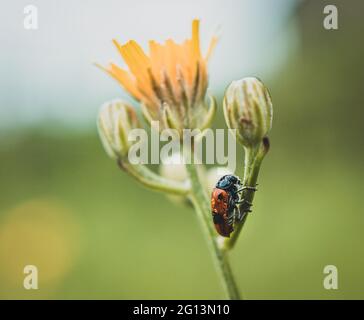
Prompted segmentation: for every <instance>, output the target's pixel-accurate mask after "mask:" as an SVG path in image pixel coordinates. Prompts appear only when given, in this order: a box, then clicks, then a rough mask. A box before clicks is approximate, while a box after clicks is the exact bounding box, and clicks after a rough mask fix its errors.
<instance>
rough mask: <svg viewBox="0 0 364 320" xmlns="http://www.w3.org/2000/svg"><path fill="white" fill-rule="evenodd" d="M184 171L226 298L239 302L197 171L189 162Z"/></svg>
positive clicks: (232, 277)
mask: <svg viewBox="0 0 364 320" xmlns="http://www.w3.org/2000/svg"><path fill="white" fill-rule="evenodd" d="M186 169H187V172H188V174H189V177H190V181H191V194H190V198H191V201H192V203H193V205H194V207H195V209H196V212H197V217H198V220H199V222H200V225H201V228H202V230H203V232H204V235H205V238H206V240H207V244H208V248H209V250H210V253H211V255H212V258H213V261H214V264H215V268H216V270H217V272H218V275H219V278H220V279H221V282H222V285H223V287H224V290H225V292H226V296H227V298H228V299H230V300H240V299H241V297H240V294H239V290H238V288H237V285H236V282H235V279H234V276H233V273H232V270H231V267H230V263H229V260H228V256H227V252H226V251H225V250H222V249H221V248H220V246H219V245H218V242H217V237H216V231H215V230H214V227H213V225H212V219H211V215H210V201H209V198H208V197H207V194H206V192H205V188H204V186H203V185H202V184H201V181H200V179H199V176H198V171H197V169H196V166H195V165H194V164H193V161H191V164H190V163H186Z"/></svg>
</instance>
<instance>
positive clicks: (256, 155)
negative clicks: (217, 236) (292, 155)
mask: <svg viewBox="0 0 364 320" xmlns="http://www.w3.org/2000/svg"><path fill="white" fill-rule="evenodd" d="M268 150H269V140H268V138H264V140H263V142H262V143H261V144H260V145H259V146H258V147H257V148H255V149H250V148H245V163H244V178H243V185H244V186H250V187H255V186H256V184H257V181H258V175H259V170H260V167H261V164H262V161H263V159H264V157H265V155H266V154H267V152H268ZM254 195H255V191H253V190H250V189H246V190H244V191H243V193H242V198H243V199H244V200H246V201H247V202H243V203H242V204H241V205H240V206H239V211H240V214H241V215H242V216H243V220H242V221H241V222H240V223H237V224H235V226H234V229H235V230H234V232H233V233H232V234H231V236H230V238H226V239H224V242H223V243H222V246H221V247H222V248H223V249H224V250H230V249H232V248H233V247H234V246H235V244H236V241H237V240H238V238H239V235H240V232H241V230H242V229H243V227H244V225H245V222H246V219H247V217H248V214H249V212H250V211H249V210H250V205H249V203H253V200H254Z"/></svg>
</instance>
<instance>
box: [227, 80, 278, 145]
mask: <svg viewBox="0 0 364 320" xmlns="http://www.w3.org/2000/svg"><path fill="white" fill-rule="evenodd" d="M224 115H225V120H226V123H227V125H228V127H229V128H230V129H236V136H237V139H238V140H239V142H240V143H241V144H243V145H244V146H245V147H248V148H251V147H254V146H257V145H258V144H260V143H261V142H262V140H263V138H264V137H265V136H266V135H267V133H268V132H269V130H270V129H271V127H272V118H273V105H272V100H271V97H270V95H269V92H268V89H267V88H266V87H265V86H264V84H263V83H262V82H261V81H260V80H259V79H257V78H244V79H241V80H237V81H233V82H232V83H231V84H230V85H229V86H228V88H227V89H226V92H225V97H224Z"/></svg>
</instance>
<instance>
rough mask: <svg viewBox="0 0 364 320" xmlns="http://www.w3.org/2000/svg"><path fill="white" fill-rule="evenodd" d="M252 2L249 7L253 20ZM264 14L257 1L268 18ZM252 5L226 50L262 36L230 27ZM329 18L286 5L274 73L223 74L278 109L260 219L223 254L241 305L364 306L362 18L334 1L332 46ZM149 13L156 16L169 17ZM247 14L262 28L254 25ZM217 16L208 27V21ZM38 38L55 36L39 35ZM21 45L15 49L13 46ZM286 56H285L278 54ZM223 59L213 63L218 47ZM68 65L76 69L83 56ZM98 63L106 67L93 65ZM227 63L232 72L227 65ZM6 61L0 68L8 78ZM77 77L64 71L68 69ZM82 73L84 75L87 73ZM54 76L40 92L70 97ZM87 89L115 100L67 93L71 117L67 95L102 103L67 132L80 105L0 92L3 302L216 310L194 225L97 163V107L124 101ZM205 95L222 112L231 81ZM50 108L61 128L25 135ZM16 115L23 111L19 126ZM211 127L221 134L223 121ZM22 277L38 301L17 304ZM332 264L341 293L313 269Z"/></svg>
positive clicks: (272, 55) (310, 5) (105, 162)
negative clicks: (32, 272)
mask: <svg viewBox="0 0 364 320" xmlns="http://www.w3.org/2000/svg"><path fill="white" fill-rule="evenodd" d="M237 2H238V1H236V2H232V3H237ZM253 2H254V1H251V2H249V3H250V4H249V5H252V6H254V5H253V4H252V3H253ZM268 2H270V1H257V3H259V5H260V6H263V7H264V5H268ZM127 3H128V2H126V4H127ZM246 3H247V2H246V1H245V2H243V4H239V8H240V9H241V11H239V10H238V12H236V13H235V14H236V17H235V18H236V19H235V20H234V23H235V24H234V25H233V30H235V33H234V34H233V37H234V38H235V40H234V41H235V42H236V43H242V42H244V36H245V34H248V33H249V34H251V33H253V34H254V32H256V33H257V35H256V37H259V32H260V31H262V30H263V31H264V30H265V28H266V25H265V24H264V23H263V22H262V23H260V21H259V20H256V21H255V25H254V27H253V26H252V27H251V28H250V29H249V28H248V29H246V28H243V27H239V25H238V24H237V23H238V22H239V21H240V19H239V15H240V12H244V14H245V15H248V14H249V8H250V7H249V6H248V5H247V4H246ZM126 4H124V5H125V6H126ZM142 4H143V3H142V2H140V6H141V7H143V6H142ZM292 4H293V5H292ZM326 4H327V1H298V2H295V1H291V2H290V5H289V8H290V9H289V10H285V8H287V6H288V4H287V3H285V2H284V1H280V2H279V5H277V8H276V9H275V10H282V12H283V11H284V12H286V13H285V14H284V15H283V16H279V15H278V16H277V21H278V22H277V21H276V23H278V24H280V25H281V26H282V28H281V29H274V32H276V37H277V38H276V39H277V43H276V46H277V48H276V46H274V45H272V43H273V44H274V43H275V41H276V39H275V38H274V34H268V35H269V36H270V42H269V46H268V47H267V52H264V57H265V58H264V59H269V61H270V63H269V64H268V63H267V61H266V60H264V61H262V62H261V61H260V60H259V59H258V60H257V61H254V62H253V66H256V69H257V70H258V71H257V72H254V70H251V69H249V68H248V67H244V68H241V69H239V72H240V75H235V74H234V73H233V72H231V73H228V72H227V73H226V77H229V76H230V77H234V76H235V77H244V76H251V75H253V76H259V77H260V78H262V79H263V81H264V82H265V83H266V84H267V86H268V87H269V89H270V91H271V95H272V99H273V103H274V122H273V130H272V132H271V134H270V137H271V145H272V147H271V151H270V153H269V155H268V156H267V158H266V159H265V161H264V163H263V167H262V171H261V174H260V178H259V184H260V189H259V192H258V193H257V196H256V198H255V203H254V211H253V213H252V214H251V216H250V217H249V219H248V222H247V224H246V226H245V229H244V231H243V233H242V235H241V238H240V239H239V241H238V245H237V247H236V248H235V249H234V251H233V252H232V254H231V263H232V268H233V271H234V273H235V275H236V278H237V282H238V286H239V287H240V289H241V291H242V293H243V296H244V297H245V298H248V299H256V298H262V299H281V298H283V299H337V298H339V299H363V298H364V255H363V248H362V245H363V242H364V233H363V229H364V215H363V214H364V212H363V209H362V206H363V201H362V200H363V186H362V181H363V180H364V171H363V163H364V161H363V160H364V152H363V118H364V111H363V105H364V98H363V83H364V62H363V56H364V43H363V40H362V33H363V31H364V22H363V12H364V3H363V2H362V1H359V0H357V1H354V0H353V1H330V4H335V5H337V7H338V10H339V29H338V30H335V31H328V30H325V29H324V28H323V26H322V21H323V17H324V15H323V7H324V6H325V5H326ZM40 5H41V3H40ZM104 5H105V6H107V1H106V2H105V3H104ZM188 5H189V6H190V5H191V4H190V3H189V4H188ZM120 6H121V5H120ZM155 6H157V7H156V10H162V9H161V8H162V6H163V1H159V2H156V4H155ZM158 6H159V7H158ZM245 6H246V7H245ZM201 7H202V5H201ZM9 8H10V4H9ZM19 8H20V19H22V18H21V12H22V11H21V10H22V7H21V6H19ZM216 8H218V7H216ZM203 9H204V8H199V10H200V11H201V12H202V11H203ZM226 10H228V9H226ZM252 10H253V9H252ZM255 10H256V11H254V12H255V13H257V12H258V13H260V14H262V16H261V17H260V18H263V17H264V15H263V13H264V12H263V13H262V11H260V9H259V10H258V9H255ZM66 11H67V10H65V12H66ZM76 11H77V10H76ZM121 11H122V10H121ZM200 11H198V10H197V14H198V13H199V12H200ZM66 13H67V12H66ZM87 14H88V11H87V9H85V11H84V12H83V15H82V16H81V18H80V19H84V20H87ZM241 14H243V13H241ZM264 14H267V15H269V14H271V15H275V14H276V13H275V12H274V10H272V11H268V12H265V13H264ZM18 15H19V13H18ZM276 15H277V14H276ZM121 16H122V15H121ZM194 16H195V12H190V18H189V19H187V18H186V19H184V20H185V21H184V25H187V24H189V23H190V21H191V19H192V18H193V17H194ZM215 16H216V15H214V14H212V15H211V20H213V17H215ZM226 16H228V14H227V15H226ZM209 17H210V16H207V18H206V19H208V18H209ZM93 18H95V17H94V16H93ZM255 18H257V19H258V18H259V16H256V17H255ZM90 19H91V18H90ZM20 21H21V20H20ZM43 21H44V20H43ZM105 21H106V20H105ZM213 22H215V21H213ZM18 23H19V22H18ZM40 23H42V20H40ZM88 23H92V21H87V24H88ZM40 25H41V24H40ZM202 26H203V20H202ZM139 28H146V26H140V27H139ZM260 29H262V30H260ZM278 30H281V31H280V32H279V31H278ZM263 31H262V32H263ZM37 32H38V31H37ZM39 32H51V31H49V30H48V31H47V30H46V31H41V28H40V30H39ZM115 32H116V31H115ZM120 32H121V31H120ZM285 33H287V35H285V36H282V34H285ZM131 34H132V33H131ZM96 36H97V35H96ZM168 36H173V34H170V35H168ZM229 36H230V37H231V34H230V35H229ZM70 37H72V36H70ZM111 37H112V35H110V37H109V38H107V39H103V40H104V42H100V41H95V43H94V45H95V46H105V48H104V49H103V50H104V51H103V52H109V51H112V50H113V48H112V46H111V45H110V43H109V40H110V39H111ZM50 38H52V36H48V38H47V37H46V38H45V39H46V40H48V39H50ZM201 38H203V35H201ZM223 38H224V33H223V35H222V39H223ZM278 39H279V40H278ZM78 40H80V41H81V38H80V39H78ZM35 41H38V40H35ZM49 41H52V40H49ZM252 41H253V42H252V43H254V40H252ZM15 42H16V39H13V40H12V42H11V43H10V40H9V44H10V46H11V44H13V43H15ZM81 43H82V42H81ZM28 45H29V44H28ZM263 45H264V44H263ZM282 46H283V47H285V48H287V49H285V50H284V51H280V50H281V48H282ZM219 47H220V48H219V49H218V50H219V52H220V55H221V54H222V52H224V51H225V48H224V42H223V41H221V44H219ZM278 47H279V48H278ZM254 48H255V47H254V46H253V47H250V50H253V52H249V54H248V55H254V54H255V52H254ZM243 49H244V48H243ZM243 49H242V50H243ZM246 49H247V48H246ZM24 50H25V51H26V50H27V48H26V47H25V48H24ZM63 50H66V49H63ZM70 50H71V48H68V49H67V51H70ZM256 50H258V49H256ZM86 53H87V52H86ZM217 54H219V53H217ZM73 55H75V56H77V55H78V51H77V48H75V49H73ZM96 55H97V54H96ZM257 55H258V57H259V58H262V57H263V55H262V54H260V53H257ZM9 57H10V54H9V56H8V57H7V58H9ZM61 57H62V55H61ZM99 57H100V59H103V60H105V59H106V58H105V55H103V53H100V55H99ZM232 57H233V63H235V65H237V64H239V63H240V59H241V60H244V61H245V62H244V65H247V64H249V61H248V62H246V60H245V59H244V57H243V56H242V57H240V59H239V58H238V57H234V55H232ZM3 58H4V56H3ZM92 58H93V57H89V59H92ZM225 58H226V59H229V55H228V54H227V53H225ZM32 59H35V60H37V61H38V60H40V59H41V57H39V56H33V57H32V58H29V59H28V60H27V61H26V62H23V64H20V65H19V64H17V65H18V69H16V70H15V71H14V72H15V73H12V72H11V71H10V70H8V74H7V80H5V77H4V74H3V75H2V77H4V78H3V79H2V83H5V82H6V83H8V82H12V83H14V84H17V81H15V80H14V79H16V77H17V73H16V72H18V71H17V70H20V69H25V70H27V67H26V66H28V65H31V64H32V63H33V60H32ZM5 60H6V59H2V60H1V64H2V65H4V66H5V64H6V63H5ZM212 60H214V57H213V58H212ZM8 61H11V60H8ZM76 61H77V59H76V60H74V61H73V60H71V61H68V60H67V61H66V63H71V67H70V68H73V65H72V63H74V64H75V62H76ZM278 61H279V63H278ZM64 62H65V61H62V63H64ZM11 63H14V64H15V62H11ZM87 64H88V65H87V68H92V66H91V63H89V61H87ZM217 64H220V65H221V64H222V65H223V64H224V61H223V60H218V61H215V67H214V66H213V67H212V70H211V74H212V72H213V70H218V69H216V68H217V67H216V65H217ZM260 65H264V66H265V65H267V67H264V70H266V69H269V70H270V71H269V72H265V71H264V70H263V69H262V68H261V67H259V66H260ZM9 68H10V67H9ZM53 68H54V70H55V71H56V70H59V72H60V74H61V75H60V76H57V74H54V78H53V77H51V78H49V77H47V76H45V79H47V83H48V85H49V86H50V87H52V86H53V85H54V86H55V85H56V84H59V83H60V81H61V80H62V81H63V82H68V81H72V79H71V78H72V76H73V75H72V73H70V74H68V75H65V74H64V73H62V71H61V67H60V66H59V65H57V64H55V65H54V66H53ZM85 68H86V67H85ZM82 70H83V69H82ZM82 70H81V71H80V70H79V73H80V74H82ZM80 74H77V75H75V77H76V79H77V77H78V76H79V75H80ZM217 74H218V73H217ZM38 76H39V77H41V76H42V75H41V74H39V75H37V74H35V75H34V79H35V80H34V83H33V84H32V81H31V80H29V82H28V83H27V85H28V86H26V87H27V90H30V89H29V87H30V88H31V86H32V85H34V86H35V87H37V88H38V91H39V89H42V88H43V87H42V85H41V84H42V83H41V82H38V80H37V79H38ZM92 76H93V77H95V78H96V79H99V80H100V81H101V82H102V85H105V84H107V85H108V86H110V87H111V88H112V89H110V90H113V91H112V93H111V91H103V88H104V87H103V86H100V87H99V86H97V82H96V80H93V81H95V82H89V83H87V86H85V85H83V86H82V85H81V84H80V85H81V88H82V90H80V92H78V91H77V86H76V88H73V90H75V91H72V92H71V93H69V92H63V95H64V96H66V97H69V96H70V95H72V97H71V98H72V99H75V101H77V103H78V102H79V101H80V100H77V94H78V95H80V96H87V95H88V94H89V93H90V95H91V97H92V98H93V99H94V97H95V96H97V98H95V99H94V102H93V104H92V105H91V106H90V105H86V104H83V105H82V106H81V105H80V108H81V110H86V109H88V111H87V112H86V111H85V118H86V120H85V121H84V122H82V121H80V122H77V123H75V121H74V117H73V111H74V112H75V113H77V117H78V118H82V112H80V111H79V110H78V109H79V107H78V106H77V104H72V106H71V105H69V103H68V100H67V99H66V98H64V100H62V98H60V97H59V96H58V95H57V94H56V93H54V92H52V90H50V91H49V90H44V91H43V90H40V91H41V92H42V96H41V95H40V93H39V97H38V98H37V97H35V98H34V97H33V98H29V99H27V98H26V97H27V94H30V93H29V92H30V91H31V90H30V91H26V92H24V91H23V90H22V89H19V90H18V91H16V90H15V89H14V90H5V88H7V87H6V86H3V87H2V89H0V90H1V96H2V98H1V102H2V103H1V104H2V105H1V109H2V111H4V110H5V109H6V110H5V112H4V113H3V114H7V117H8V118H9V119H11V120H9V121H10V122H13V124H11V125H9V124H8V123H7V120H6V119H7V118H6V116H2V122H1V130H0V133H1V137H0V163H1V166H0V189H1V192H0V298H2V299H8V298H29V299H33V298H34V299H36V298H51V299H59V298H64V299H72V298H88V299H91V298H101V299H107V298H111V299H220V298H224V295H223V293H222V291H221V288H220V285H219V282H218V279H217V276H216V274H215V271H214V269H213V265H212V262H211V259H210V256H209V252H208V251H207V247H206V244H205V240H204V238H203V235H202V233H201V231H200V230H199V226H198V223H197V219H196V217H195V213H194V212H193V210H192V209H190V208H187V207H184V206H183V205H176V204H174V203H172V202H171V201H170V200H169V199H167V198H166V197H165V196H164V195H162V194H158V193H153V192H150V191H149V190H145V189H144V188H142V187H141V186H140V185H138V184H137V183H136V182H135V181H134V180H133V179H132V178H130V177H128V176H126V175H125V174H124V173H123V172H121V171H120V170H118V168H117V166H116V165H115V164H114V163H113V161H111V160H110V159H109V158H108V157H107V156H106V154H105V152H104V151H103V149H102V146H101V143H100V141H99V138H98V136H97V132H96V126H95V124H94V120H93V119H95V117H96V113H97V108H98V105H99V104H100V103H102V102H103V100H108V99H111V98H114V96H118V95H119V93H121V90H120V89H119V88H118V87H117V86H116V85H115V84H114V83H113V82H112V80H111V79H108V78H106V77H103V76H104V75H102V74H101V75H100V74H99V71H94V72H93V73H92ZM56 78H57V79H56ZM59 78H61V80H60V79H59ZM233 79H234V78H230V80H233ZM228 81H229V80H228ZM20 82H21V80H19V83H20ZM101 82H100V83H101ZM55 83H56V84H55ZM211 83H212V87H213V88H215V91H214V93H216V94H219V95H220V100H221V97H222V93H223V89H224V86H226V85H227V84H228V83H227V82H226V79H225V78H224V79H222V80H219V79H218V75H216V74H215V76H213V75H212V76H211ZM15 88H16V86H15ZM62 88H64V87H62ZM38 91H36V92H38ZM77 92H78V93H77ZM109 93H110V95H109ZM111 94H112V95H114V96H111ZM30 95H31V94H30ZM120 95H122V94H120ZM40 96H41V97H40ZM43 96H44V97H46V98H47V99H48V100H47V99H46V100H45V98H44V97H43ZM4 97H10V98H8V100H6V99H5V98H4ZM14 97H22V99H20V100H19V99H18V100H16V99H15V98H14ZM53 100H54V106H55V107H54V108H56V109H61V108H62V106H63V105H64V106H65V109H66V110H67V112H68V115H67V116H68V118H67V116H64V115H63V114H62V113H59V114H58V113H57V112H59V111H57V112H56V113H54V114H51V116H49V117H48V118H42V117H39V119H37V118H36V119H35V120H32V121H30V122H29V123H28V122H27V121H26V120H27V119H26V118H27V117H28V115H29V114H32V106H34V110H35V109H36V108H38V107H39V105H38V104H42V105H43V104H44V105H46V107H47V108H49V109H52V103H51V102H49V101H53ZM9 101H10V102H12V103H10V102H9ZM81 102H82V100H81ZM22 104H28V105H29V108H28V109H27V110H25V111H24V110H22V109H21V105H22ZM10 106H12V108H13V109H11V108H10ZM42 110H43V109H39V110H38V111H37V112H38V113H39V114H41V115H43V114H44V113H46V112H45V111H44V110H43V111H42ZM77 110H78V111H77ZM23 111H24V112H23ZM80 114H81V115H80ZM12 115H14V116H12ZM21 115H23V118H21ZM19 116H20V118H21V119H18V118H17V117H19ZM24 118H25V119H24ZM90 119H91V120H90ZM215 126H216V127H218V128H224V127H225V125H224V121H223V117H222V112H221V110H220V112H219V114H218V117H217V119H216V123H215ZM240 153H242V152H240ZM239 157H240V159H241V157H242V155H241V154H240V155H239ZM27 264H34V265H36V266H38V269H39V290H30V291H27V290H25V289H24V288H23V285H22V284H23V278H24V274H23V268H24V266H25V265H27ZM330 264H333V265H336V266H337V268H338V271H339V289H338V290H325V289H324V287H323V284H322V283H323V279H324V274H323V269H324V267H325V266H326V265H330Z"/></svg>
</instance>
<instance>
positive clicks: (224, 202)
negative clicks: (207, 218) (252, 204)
mask: <svg viewBox="0 0 364 320" xmlns="http://www.w3.org/2000/svg"><path fill="white" fill-rule="evenodd" d="M245 189H250V190H254V191H255V190H256V188H254V187H247V186H242V184H241V182H240V179H239V178H238V177H236V176H234V175H230V174H229V175H225V176H223V177H222V178H220V180H219V181H218V182H217V184H216V186H215V188H214V189H213V191H212V195H211V211H212V218H213V222H214V224H215V228H216V231H217V232H218V233H219V234H220V235H221V236H223V237H227V238H229V237H230V234H231V233H232V232H233V231H234V227H233V225H234V222H235V221H241V220H242V218H243V215H241V214H240V212H239V210H238V207H237V205H238V204H240V203H243V202H246V201H245V200H244V199H240V196H239V192H241V191H243V190H245Z"/></svg>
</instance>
